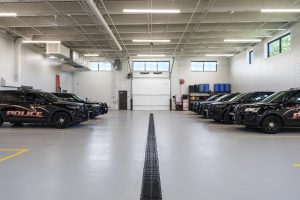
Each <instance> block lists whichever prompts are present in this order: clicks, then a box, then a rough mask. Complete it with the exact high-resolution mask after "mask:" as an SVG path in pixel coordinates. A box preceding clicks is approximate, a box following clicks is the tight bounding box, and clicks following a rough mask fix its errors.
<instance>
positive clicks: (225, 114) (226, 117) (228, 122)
mask: <svg viewBox="0 0 300 200" xmlns="http://www.w3.org/2000/svg"><path fill="white" fill-rule="evenodd" d="M223 122H224V123H225V124H232V120H230V119H229V114H228V112H225V113H224V114H223Z"/></svg>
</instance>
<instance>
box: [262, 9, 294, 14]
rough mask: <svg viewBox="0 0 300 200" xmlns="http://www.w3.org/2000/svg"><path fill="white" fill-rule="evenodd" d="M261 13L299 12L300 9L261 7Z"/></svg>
mask: <svg viewBox="0 0 300 200" xmlns="http://www.w3.org/2000/svg"><path fill="white" fill-rule="evenodd" d="M261 12H263V13H299V12H300V9H261Z"/></svg>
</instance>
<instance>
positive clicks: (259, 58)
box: [230, 24, 300, 91]
mask: <svg viewBox="0 0 300 200" xmlns="http://www.w3.org/2000/svg"><path fill="white" fill-rule="evenodd" d="M288 32H291V37H292V38H291V42H292V46H291V51H290V52H287V53H282V54H279V55H276V56H272V57H269V58H268V57H267V43H268V42H269V41H272V40H274V39H276V38H277V37H279V36H282V35H284V34H286V33H288ZM251 49H253V50H254V62H253V64H251V65H250V64H248V52H249V50H251ZM299 55H300V24H296V25H295V26H293V27H292V28H291V29H290V30H288V31H284V32H281V33H279V34H277V35H276V37H273V38H270V39H268V40H266V41H264V42H262V43H259V44H257V45H256V46H254V47H253V48H249V49H247V51H244V52H241V53H240V54H238V55H236V56H234V57H233V58H232V61H231V72H230V76H231V80H232V83H233V90H235V91H255V90H269V91H278V90H285V89H289V88H293V87H300V57H299Z"/></svg>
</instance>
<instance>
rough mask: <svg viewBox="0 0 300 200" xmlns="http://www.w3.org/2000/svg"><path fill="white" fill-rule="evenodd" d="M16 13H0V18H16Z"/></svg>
mask: <svg viewBox="0 0 300 200" xmlns="http://www.w3.org/2000/svg"><path fill="white" fill-rule="evenodd" d="M16 16H17V13H0V17H16Z"/></svg>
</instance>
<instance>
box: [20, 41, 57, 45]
mask: <svg viewBox="0 0 300 200" xmlns="http://www.w3.org/2000/svg"><path fill="white" fill-rule="evenodd" d="M23 43H27V44H38V43H46V44H60V43H61V41H47V40H45V41H41V40H24V41H23Z"/></svg>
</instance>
